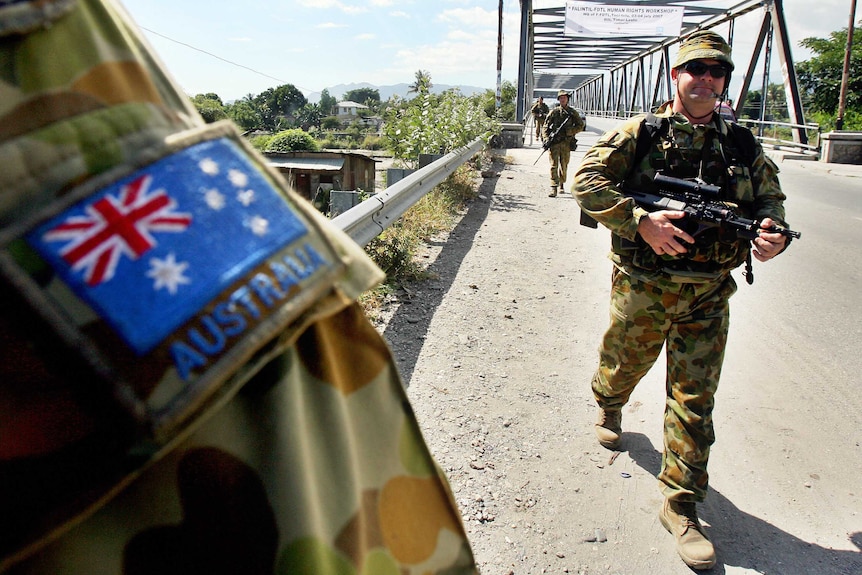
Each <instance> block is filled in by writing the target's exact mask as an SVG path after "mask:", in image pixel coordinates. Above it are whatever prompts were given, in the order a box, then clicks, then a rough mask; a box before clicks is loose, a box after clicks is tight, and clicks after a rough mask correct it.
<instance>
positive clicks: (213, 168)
mask: <svg viewBox="0 0 862 575" xmlns="http://www.w3.org/2000/svg"><path fill="white" fill-rule="evenodd" d="M198 167H200V169H201V171H202V172H203V173H205V174H209V175H210V176H215V175H216V174H218V164H217V163H216V162H215V161H214V160H212V159H210V158H206V159H203V160H201V161H200V162H199V163H198Z"/></svg>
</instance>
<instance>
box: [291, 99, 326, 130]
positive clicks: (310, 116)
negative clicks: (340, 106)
mask: <svg viewBox="0 0 862 575" xmlns="http://www.w3.org/2000/svg"><path fill="white" fill-rule="evenodd" d="M322 119H323V112H322V110H321V109H320V105H319V104H306V105H305V106H303V107H302V108H300V109H299V110H298V111H297V113H296V120H297V122H299V124H300V125H301V126H302V127H303V129H308V128H309V127H312V126H313V127H315V128H319V127H320V122H321V120H322Z"/></svg>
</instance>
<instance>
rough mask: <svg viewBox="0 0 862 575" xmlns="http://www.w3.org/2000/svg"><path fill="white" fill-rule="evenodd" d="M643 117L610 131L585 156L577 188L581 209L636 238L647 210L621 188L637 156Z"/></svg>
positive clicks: (576, 193)
mask: <svg viewBox="0 0 862 575" xmlns="http://www.w3.org/2000/svg"><path fill="white" fill-rule="evenodd" d="M639 125H640V120H638V121H633V120H630V121H628V122H626V123H624V124H623V125H621V126H619V127H618V128H616V129H615V130H612V131H609V132H606V133H605V134H604V135H603V136H602V137H601V138H599V140H598V142H596V144H595V145H594V146H593V147H592V148H590V149H589V150H588V151H587V153H586V155H585V156H584V159H583V161H582V162H581V165H580V166H579V167H578V170H577V172H576V174H575V182H574V186H573V188H572V189H573V191H574V194H575V198H576V199H577V201H578V204H579V205H580V207H581V209H582V210H583V211H584V212H585V213H586V214H588V215H589V216H591V217H592V218H594V219H595V220H596V221H598V222H599V223H601V224H602V225H604V226H605V227H607V228H608V229H609V230H611V231H612V232H613V233H615V234H616V235H618V236H620V237H623V238H626V239H629V240H634V239H635V236H636V235H637V229H638V223H639V222H640V218H641V217H643V215H644V214H645V213H646V211H645V210H643V209H642V208H640V207H638V206H636V205H635V203H634V201H633V200H632V199H631V198H626V197H625V196H623V195H622V193H621V191H620V183H621V182H622V181H623V180H624V179H625V178H626V174H628V172H629V169H630V165H631V163H632V161H633V160H634V155H635V147H636V144H637V130H638V126H639Z"/></svg>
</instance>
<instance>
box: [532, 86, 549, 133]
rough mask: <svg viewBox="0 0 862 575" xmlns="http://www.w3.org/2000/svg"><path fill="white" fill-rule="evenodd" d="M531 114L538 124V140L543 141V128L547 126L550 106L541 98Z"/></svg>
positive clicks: (534, 121) (534, 105)
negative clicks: (546, 120)
mask: <svg viewBox="0 0 862 575" xmlns="http://www.w3.org/2000/svg"><path fill="white" fill-rule="evenodd" d="M530 112H531V113H532V114H533V123H535V124H536V138H537V139H542V126H544V125H545V118H546V117H547V115H548V105H547V104H546V103H545V99H544V98H542V97H541V96H539V99H538V100H537V101H536V103H535V104H533V107H532V108H530Z"/></svg>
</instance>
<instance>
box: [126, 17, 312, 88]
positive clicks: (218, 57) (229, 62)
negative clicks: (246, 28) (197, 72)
mask: <svg viewBox="0 0 862 575" xmlns="http://www.w3.org/2000/svg"><path fill="white" fill-rule="evenodd" d="M138 27H139V28H140V29H141V30H146V31H147V32H149V33H150V34H155V35H156V36H159V37H160V38H164V39H165V40H170V41H171V42H174V43H176V44H179V45H181V46H185V47H186V48H191V49H192V50H197V51H198V52H201V53H203V54H206V55H207V56H211V57H213V58H215V59H217V60H221V61H222V62H227V63H228V64H231V65H233V66H237V67H239V68H244V69H246V70H248V71H249V72H254V73H255V74H258V75H260V76H263V77H265V78H269V79H271V80H275V81H277V82H281V83H282V84H289V83H290V82H288V81H287V80H282V79H281V78H276V77H275V76H270V75H269V74H264V73H263V72H259V71H258V70H255V69H254V68H249V67H248V66H244V65H243V64H238V63H236V62H231V61H230V60H228V59H226V58H222V57H221V56H218V55H216V54H213V53H212V52H207V51H206V50H202V49H200V48H197V47H195V46H192V45H191V44H187V43H185V42H181V41H179V40H175V39H173V38H171V37H170V36H165V35H164V34H160V33H158V32H156V31H155V30H150V29H149V28H146V27H144V26H138ZM297 88H299V89H300V90H305V91H307V92H311V90H308V89H306V88H303V87H302V86H297Z"/></svg>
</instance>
